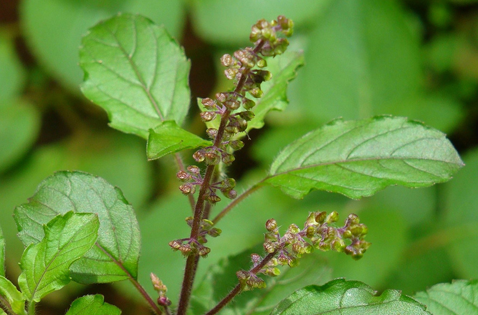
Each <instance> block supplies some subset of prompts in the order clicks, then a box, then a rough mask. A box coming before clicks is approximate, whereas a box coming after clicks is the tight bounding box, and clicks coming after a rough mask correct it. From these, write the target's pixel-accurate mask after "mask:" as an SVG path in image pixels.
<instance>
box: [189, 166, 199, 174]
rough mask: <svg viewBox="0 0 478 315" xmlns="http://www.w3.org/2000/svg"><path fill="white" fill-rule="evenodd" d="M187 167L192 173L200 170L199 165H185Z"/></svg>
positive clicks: (197, 172)
mask: <svg viewBox="0 0 478 315" xmlns="http://www.w3.org/2000/svg"><path fill="white" fill-rule="evenodd" d="M187 169H188V171H190V172H191V173H193V174H199V172H200V169H199V167H197V166H196V165H189V166H188V167H187Z"/></svg>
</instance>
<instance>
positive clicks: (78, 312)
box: [65, 294, 121, 315]
mask: <svg viewBox="0 0 478 315" xmlns="http://www.w3.org/2000/svg"><path fill="white" fill-rule="evenodd" d="M91 314H94V315H120V314H121V310H120V309H119V308H117V307H116V306H114V305H111V304H108V303H105V298H104V297H103V296H102V295H100V294H96V295H85V296H82V297H80V298H77V299H76V300H74V301H73V303H71V307H70V309H69V310H68V312H66V314H65V315H91Z"/></svg>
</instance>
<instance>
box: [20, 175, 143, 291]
mask: <svg viewBox="0 0 478 315" xmlns="http://www.w3.org/2000/svg"><path fill="white" fill-rule="evenodd" d="M71 210H73V211H75V212H76V213H96V214H97V215H98V217H99V220H100V229H99V232H98V235H99V237H98V240H97V242H96V244H95V246H94V247H93V248H92V249H91V250H90V251H89V252H88V253H87V254H86V255H85V256H84V257H83V258H82V259H80V260H79V261H77V262H75V263H74V264H73V265H72V266H71V268H70V270H71V276H72V277H73V280H75V281H77V282H81V283H97V282H112V281H119V280H124V279H128V278H136V276H137V268H138V259H139V250H140V234H139V228H138V223H137V221H136V217H135V214H134V210H133V208H132V206H131V205H130V204H129V203H128V201H127V200H126V199H125V198H124V196H123V194H122V192H121V190H119V188H116V187H113V186H111V185H110V184H108V183H107V182H106V181H105V180H104V179H102V178H100V177H96V176H93V175H90V174H87V173H82V172H67V171H62V172H57V173H55V174H54V175H52V176H50V177H48V178H47V179H45V180H44V181H43V182H42V183H40V185H39V186H38V188H37V192H36V193H35V195H34V196H33V197H32V198H31V199H30V202H29V203H26V204H23V205H20V206H18V207H17V208H16V209H15V212H14V215H15V221H16V222H17V225H18V230H19V234H18V235H19V237H20V238H21V240H22V241H23V243H24V244H25V245H29V244H36V243H38V242H40V241H41V240H42V239H43V236H44V232H43V229H42V224H45V223H46V222H48V221H49V220H51V219H52V218H53V217H55V216H56V215H58V214H63V213H66V212H68V211H71Z"/></svg>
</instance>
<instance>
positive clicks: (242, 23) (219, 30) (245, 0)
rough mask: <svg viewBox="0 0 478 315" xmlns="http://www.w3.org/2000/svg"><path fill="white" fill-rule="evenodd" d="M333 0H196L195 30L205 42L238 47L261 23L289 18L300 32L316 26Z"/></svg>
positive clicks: (193, 9) (194, 7)
mask: <svg viewBox="0 0 478 315" xmlns="http://www.w3.org/2000/svg"><path fill="white" fill-rule="evenodd" d="M330 2H332V1H330V0H316V1H308V0H276V1H274V3H271V2H270V1H267V0H242V1H235V0H193V1H191V4H192V13H193V19H194V24H193V25H194V27H195V28H196V31H197V32H198V34H200V35H201V36H202V37H203V38H204V39H205V40H207V41H210V42H213V43H215V44H222V45H238V44H244V43H246V42H247V40H248V37H249V30H250V29H251V26H252V25H253V24H254V23H256V22H257V21H258V20H259V19H266V20H272V19H276V18H277V16H278V15H281V14H282V15H285V16H286V17H287V18H290V19H292V20H294V24H295V27H296V28H299V29H300V28H303V27H305V26H307V25H308V24H311V23H314V22H315V21H316V20H317V18H318V17H319V15H320V14H321V13H323V12H324V9H325V8H326V7H327V6H328V5H329V4H330Z"/></svg>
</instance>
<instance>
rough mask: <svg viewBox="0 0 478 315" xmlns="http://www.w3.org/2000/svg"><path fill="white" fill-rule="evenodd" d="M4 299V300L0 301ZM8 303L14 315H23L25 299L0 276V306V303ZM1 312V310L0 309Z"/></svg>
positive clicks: (11, 284) (13, 286)
mask: <svg viewBox="0 0 478 315" xmlns="http://www.w3.org/2000/svg"><path fill="white" fill-rule="evenodd" d="M2 297H3V298H5V300H6V301H5V300H4V299H2ZM4 301H5V302H8V304H9V306H7V305H6V306H7V307H8V308H10V309H11V310H12V311H13V312H15V314H18V315H24V314H25V298H24V297H23V295H22V293H20V291H18V289H17V288H16V287H15V285H13V283H11V282H10V280H8V279H7V278H5V277H4V276H0V304H2V302H4ZM0 310H1V308H0Z"/></svg>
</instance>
